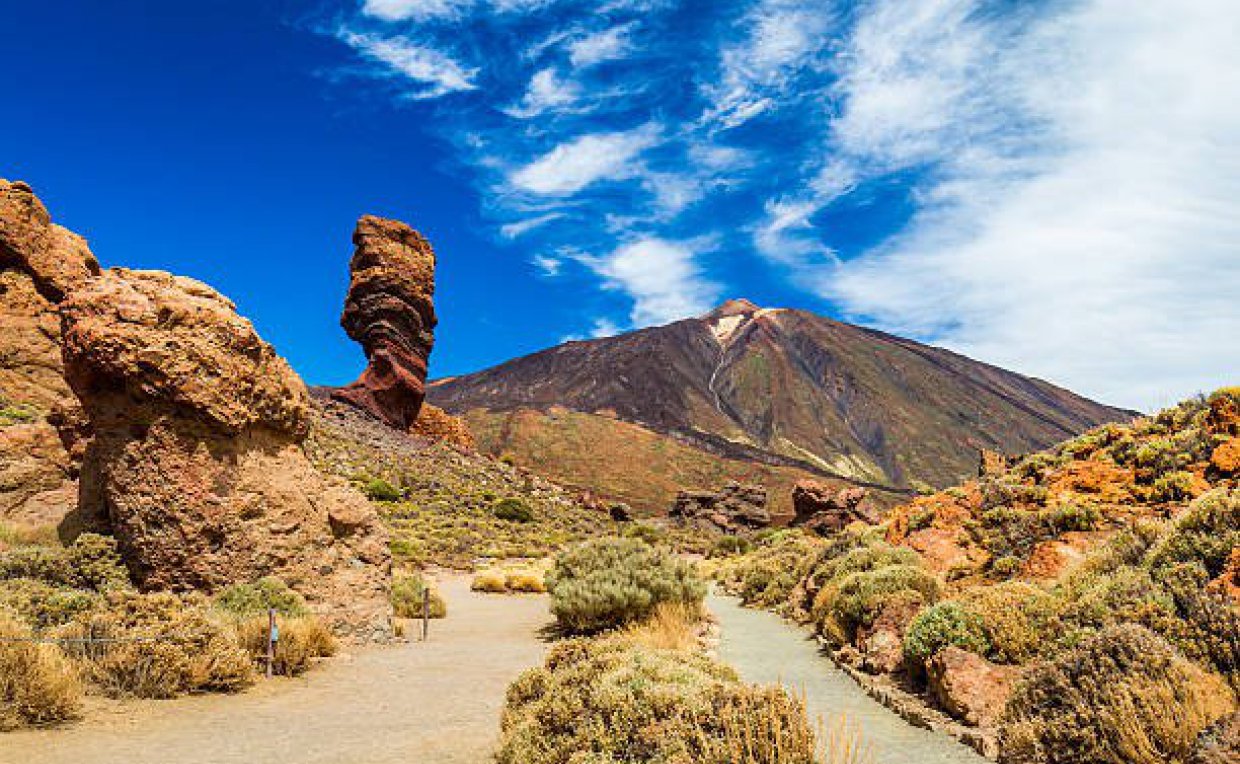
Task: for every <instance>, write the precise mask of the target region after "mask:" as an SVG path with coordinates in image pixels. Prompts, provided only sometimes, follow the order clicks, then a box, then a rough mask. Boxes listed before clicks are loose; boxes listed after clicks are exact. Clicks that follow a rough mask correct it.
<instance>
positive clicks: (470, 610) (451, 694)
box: [0, 577, 549, 764]
mask: <svg viewBox="0 0 1240 764" xmlns="http://www.w3.org/2000/svg"><path fill="white" fill-rule="evenodd" d="M441 591H442V593H443V595H444V597H445V598H446V599H447V601H448V618H447V619H445V620H442V621H432V622H431V639H430V641H429V642H425V643H419V642H413V643H410V644H402V645H397V646H391V647H370V648H365V649H362V650H359V651H357V652H356V653H354V654H353V655H352V656H351V657H347V658H337V659H333V660H332V661H329V662H328V663H327V664H326V665H325V666H323V667H320V668H318V669H316V670H314V671H312V672H310V673H309V674H308V675H306V676H303V677H300V678H297V679H288V680H275V681H272V682H263V683H260V684H259V686H258V687H256V688H254V689H253V690H251V691H249V692H246V693H244V694H242V695H238V696H231V697H229V696H218V695H207V696H199V697H192V698H181V699H178V700H174V701H135V702H125V703H106V704H100V705H99V707H98V708H94V709H92V712H91V714H90V715H89V716H88V718H87V719H86V720H85V721H83V722H81V723H78V724H75V725H73V726H70V727H66V728H63V729H53V730H35V731H23V732H17V733H11V734H8V735H2V736H0V763H2V764H168V763H169V762H175V763H176V764H234V762H235V763H236V764H242V763H243V762H244V764H265V763H266V762H272V763H275V762H279V763H280V764H389V763H390V764H396V762H400V764H409V763H410V762H434V763H435V764H482V763H483V762H487V761H489V760H490V753H491V751H492V748H493V746H494V744H495V741H496V738H497V735H498V731H499V713H500V708H501V707H502V705H503V700H504V691H505V689H506V688H507V686H508V683H509V682H510V681H511V680H512V679H513V678H514V677H515V676H516V675H517V674H519V673H520V672H521V671H523V670H524V669H526V668H529V667H531V666H535V665H537V664H539V663H541V661H542V656H543V653H544V651H545V650H546V647H547V646H546V645H545V644H544V643H543V642H541V641H540V640H539V639H538V636H537V632H538V629H539V628H540V627H542V626H543V625H544V624H546V623H547V622H548V621H549V616H548V614H547V604H546V600H545V598H543V597H539V596H521V597H513V596H497V595H482V594H475V593H473V592H470V591H469V582H468V580H467V579H464V578H460V577H453V578H448V579H446V580H444V581H443V582H442V585H441Z"/></svg>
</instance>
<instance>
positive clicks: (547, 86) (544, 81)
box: [505, 68, 581, 119]
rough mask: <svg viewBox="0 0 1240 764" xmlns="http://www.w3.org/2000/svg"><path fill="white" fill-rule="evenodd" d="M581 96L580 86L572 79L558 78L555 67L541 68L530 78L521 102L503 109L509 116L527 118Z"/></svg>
mask: <svg viewBox="0 0 1240 764" xmlns="http://www.w3.org/2000/svg"><path fill="white" fill-rule="evenodd" d="M580 96H581V86H580V85H578V84H577V83H576V82H573V81H572V80H563V79H560V77H559V75H558V74H557V73H556V71H555V69H550V68H548V69H541V70H539V71H537V72H535V73H534V76H533V77H531V78H530V85H529V89H528V90H526V91H525V96H524V97H523V98H522V99H521V104H520V105H519V106H515V107H512V108H509V109H507V110H506V111H505V113H506V114H508V115H509V116H511V117H517V118H519V119H528V118H530V117H536V116H538V115H539V114H542V113H543V112H546V111H551V110H555V109H559V108H563V107H565V106H569V105H571V104H572V103H574V102H575V101H576V100H577V99H578V98H579V97H580Z"/></svg>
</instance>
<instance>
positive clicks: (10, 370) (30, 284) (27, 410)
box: [0, 179, 99, 525]
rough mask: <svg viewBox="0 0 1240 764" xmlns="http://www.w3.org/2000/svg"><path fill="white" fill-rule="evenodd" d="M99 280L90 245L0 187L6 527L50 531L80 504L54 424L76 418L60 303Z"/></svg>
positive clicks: (24, 189)
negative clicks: (57, 416) (58, 416)
mask: <svg viewBox="0 0 1240 764" xmlns="http://www.w3.org/2000/svg"><path fill="white" fill-rule="evenodd" d="M98 274H99V263H98V261H96V260H95V256H94V255H93V254H91V251H90V249H89V247H87V246H86V242H85V241H84V240H83V239H82V238H81V237H80V236H78V235H76V234H74V233H71V232H69V231H67V230H65V229H64V228H61V227H60V226H58V225H55V224H53V223H52V222H51V216H50V215H49V214H48V212H47V209H46V208H45V207H44V206H43V204H42V203H41V202H40V201H39V199H38V197H36V196H35V195H34V192H33V191H32V190H31V189H30V186H28V185H26V184H25V183H22V182H20V181H15V182H9V181H6V180H3V179H0V518H3V519H5V520H7V521H10V522H17V523H22V524H32V525H33V524H38V525H43V524H53V523H57V522H59V521H60V520H61V519H62V518H63V517H64V516H65V515H66V514H67V513H69V512H70V511H71V510H72V509H73V507H74V504H75V503H76V496H77V488H76V483H75V482H74V481H75V479H76V476H77V466H78V461H79V460H78V459H77V458H75V455H74V454H73V453H71V452H70V450H69V449H67V448H66V447H65V445H64V444H63V443H62V442H61V439H60V437H59V435H58V433H57V430H56V427H55V426H54V424H53V423H52V422H51V421H49V417H53V416H54V412H57V411H63V412H64V417H65V418H68V419H72V418H74V417H75V414H74V410H75V409H76V408H77V399H76V398H74V396H73V393H72V392H71V391H70V390H69V387H68V385H66V384H65V381H64V377H63V363H62V361H61V350H60V317H59V315H58V313H57V304H58V303H59V302H60V301H61V300H62V299H63V298H64V295H65V294H66V293H68V292H69V291H71V290H72V289H73V288H75V287H76V286H79V285H80V284H83V283H85V282H86V281H87V280H89V279H92V278H94V277H95V276H97V275H98Z"/></svg>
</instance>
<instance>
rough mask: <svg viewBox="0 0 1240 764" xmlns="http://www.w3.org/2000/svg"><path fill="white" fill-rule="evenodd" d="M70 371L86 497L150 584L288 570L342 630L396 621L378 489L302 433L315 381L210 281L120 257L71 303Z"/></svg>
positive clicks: (373, 634)
mask: <svg viewBox="0 0 1240 764" xmlns="http://www.w3.org/2000/svg"><path fill="white" fill-rule="evenodd" d="M61 315H62V320H63V337H64V356H65V374H66V379H67V380H68V382H69V384H70V386H71V387H72V388H73V390H74V392H75V393H76V394H77V396H78V397H79V398H80V399H81V402H82V406H83V409H84V411H85V414H86V417H87V418H88V419H89V422H90V426H91V429H92V431H93V433H94V438H93V439H92V440H91V441H90V443H89V444H88V445H87V447H86V451H85V457H84V461H83V465H82V474H81V490H80V501H81V502H82V504H83V506H84V508H89V505H91V504H92V503H97V504H99V505H101V506H99V507H98V509H99V510H101V511H103V512H105V513H106V515H107V517H108V518H109V521H110V524H111V527H112V531H113V533H114V535H115V536H116V538H117V541H118V542H119V546H120V549H121V552H122V555H123V557H124V559H125V562H126V565H127V566H128V567H129V569H130V572H131V574H132V575H133V577H134V580H135V582H136V583H137V584H138V585H139V586H141V587H142V588H144V589H172V590H189V589H195V590H202V591H206V592H212V591H215V590H218V589H220V588H222V587H224V586H227V585H229V584H232V583H243V582H251V581H254V580H256V579H258V578H261V577H263V576H268V575H275V576H279V577H280V578H282V579H284V581H286V582H287V583H288V584H289V585H290V586H292V587H293V588H294V589H296V590H297V591H299V592H300V593H301V594H303V595H304V596H305V598H306V600H307V603H308V604H309V605H310V607H311V608H312V609H313V610H315V611H316V612H318V613H319V614H320V615H322V616H323V617H325V618H326V619H328V620H329V621H330V622H331V623H332V624H333V626H334V627H335V628H336V630H337V632H338V633H341V634H345V635H351V636H356V637H359V638H381V637H385V636H387V635H388V634H389V633H390V618H389V616H390V607H389V604H388V594H387V593H388V588H389V583H390V567H391V561H390V558H389V554H388V550H387V537H386V533H385V531H384V529H383V527H382V525H381V524H380V522H379V519H378V517H377V515H376V514H375V512H374V510H373V509H372V508H371V506H370V505H369V503H368V502H367V501H366V500H365V499H364V498H363V497H362V496H361V495H359V494H357V493H356V492H355V491H353V490H352V489H351V488H349V487H348V486H347V485H344V484H342V483H336V482H330V481H328V480H327V479H325V478H324V477H323V476H322V475H321V474H320V473H319V472H317V471H316V470H315V469H314V467H313V466H312V465H311V463H310V462H309V460H308V459H307V458H306V455H305V453H304V451H303V448H302V442H303V440H304V439H305V437H306V433H307V430H308V417H309V400H308V395H307V392H306V388H305V386H304V385H303V384H302V382H301V380H300V379H299V378H298V377H297V375H296V374H295V373H294V372H293V370H292V369H291V368H289V366H288V364H287V363H285V361H284V360H283V359H282V358H280V357H279V356H278V355H276V353H275V351H274V350H273V349H272V347H271V346H270V345H268V344H267V343H266V342H264V341H263V340H262V339H261V338H260V337H259V336H258V334H257V332H255V331H254V328H253V326H251V325H250V322H249V321H247V320H245V319H244V318H242V317H241V316H239V315H237V313H236V311H235V309H234V307H233V304H232V303H231V302H229V301H228V300H227V299H226V298H224V297H223V296H221V295H220V294H219V293H217V292H215V291H214V290H213V289H211V288H210V287H208V286H206V285H205V284H202V283H200V282H197V281H194V280H192V279H188V278H182V277H178V276H173V275H170V274H167V273H161V272H141V271H130V270H125V269H119V268H118V269H112V270H110V271H108V272H106V273H105V274H103V275H102V276H101V277H99V278H97V279H94V280H93V281H91V282H90V283H89V284H87V285H84V286H82V287H80V288H78V289H75V290H73V292H72V293H71V294H70V296H69V297H68V298H67V299H66V300H65V302H64V303H63V304H62V306H61Z"/></svg>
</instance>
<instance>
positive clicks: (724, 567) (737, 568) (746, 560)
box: [715, 532, 822, 607]
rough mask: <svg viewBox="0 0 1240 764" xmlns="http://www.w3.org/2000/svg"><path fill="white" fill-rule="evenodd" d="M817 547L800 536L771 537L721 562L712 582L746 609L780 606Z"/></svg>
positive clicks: (813, 542)
mask: <svg viewBox="0 0 1240 764" xmlns="http://www.w3.org/2000/svg"><path fill="white" fill-rule="evenodd" d="M821 543H822V542H820V541H817V540H815V539H813V538H811V537H810V536H808V535H806V534H804V533H800V532H781V533H773V534H770V535H768V536H766V537H765V538H764V539H763V540H762V541H760V542H757V543H756V544H755V546H754V548H753V550H752V551H750V552H748V553H747V554H744V555H741V556H740V557H736V558H733V559H730V560H726V561H724V562H723V563H722V564H721V566H720V567H719V569H718V570H717V571H716V572H715V578H716V579H717V580H718V581H719V582H720V584H722V586H723V588H724V589H726V590H727V591H728V592H730V593H732V594H735V595H736V596H738V597H740V598H741V601H742V602H744V603H745V604H746V605H758V606H761V607H777V606H782V605H784V604H785V603H787V601H788V597H789V594H790V593H791V592H792V590H793V588H794V587H795V586H796V585H797V584H798V583H799V582H800V579H801V573H800V571H801V569H802V567H804V566H805V565H806V564H808V563H809V562H811V561H813V560H814V559H815V555H816V554H817V551H818V548H819V546H820V545H821Z"/></svg>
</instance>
